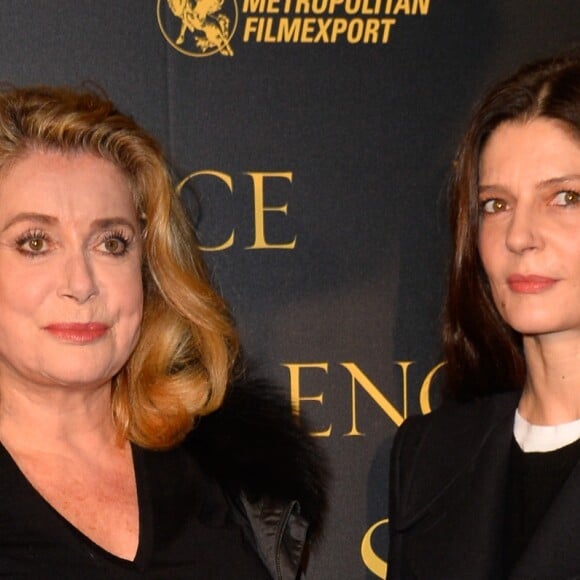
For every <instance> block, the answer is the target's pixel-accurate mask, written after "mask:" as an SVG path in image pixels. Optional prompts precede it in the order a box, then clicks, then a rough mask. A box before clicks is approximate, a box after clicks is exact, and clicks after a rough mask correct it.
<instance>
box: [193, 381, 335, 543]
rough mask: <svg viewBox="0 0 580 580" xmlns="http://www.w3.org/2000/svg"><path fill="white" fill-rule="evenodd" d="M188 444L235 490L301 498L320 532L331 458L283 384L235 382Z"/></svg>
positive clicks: (313, 526)
mask: <svg viewBox="0 0 580 580" xmlns="http://www.w3.org/2000/svg"><path fill="white" fill-rule="evenodd" d="M185 444H186V446H187V447H188V448H189V449H190V450H191V452H192V453H193V454H194V456H195V457H196V459H197V460H198V461H199V463H200V464H201V466H202V467H203V468H204V469H205V471H206V472H207V473H208V474H209V475H211V476H213V477H214V478H215V479H217V480H218V481H219V482H220V483H221V484H222V485H223V486H224V488H225V489H227V490H228V491H229V492H230V493H232V494H239V493H240V492H241V491H243V492H245V494H246V495H247V497H248V498H249V499H250V500H251V501H256V500H258V499H259V498H262V497H268V498H271V499H274V500H278V501H283V502H286V501H290V500H298V501H299V502H300V506H301V514H302V516H303V517H304V518H305V519H306V520H307V521H308V522H309V524H310V535H311V539H316V538H317V537H318V536H319V535H320V531H321V529H322V520H323V516H324V513H325V511H326V505H327V497H326V482H327V480H328V469H327V462H326V459H325V457H324V456H323V453H322V451H321V449H320V447H319V445H318V444H317V443H316V442H315V440H314V438H313V437H311V436H310V435H308V433H307V432H306V428H305V427H304V425H299V423H298V421H297V419H296V417H295V416H294V415H293V413H292V410H291V407H290V402H289V401H288V399H287V398H286V397H285V396H284V395H283V393H282V392H281V391H280V390H279V389H277V388H275V387H272V385H271V384H268V383H267V382H265V381H261V380H255V379H254V380H244V381H238V382H236V383H234V384H233V385H232V386H231V388H230V390H229V392H228V395H227V396H226V399H225V401H224V404H223V405H222V407H221V408H220V409H218V410H217V411H216V412H214V413H212V414H211V415H208V416H206V417H202V418H201V419H200V420H199V423H198V424H197V425H196V427H195V428H194V429H193V431H192V432H191V433H190V435H189V436H188V437H187V439H186V441H185Z"/></svg>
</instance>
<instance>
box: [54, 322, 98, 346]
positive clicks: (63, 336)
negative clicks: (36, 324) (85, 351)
mask: <svg viewBox="0 0 580 580" xmlns="http://www.w3.org/2000/svg"><path fill="white" fill-rule="evenodd" d="M44 330H46V331H47V332H48V333H50V334H51V335H52V336H54V337H55V338H57V339H59V340H62V341H63V342H71V343H74V344H88V343H90V342H94V341H96V340H98V339H99V338H101V337H102V336H104V335H105V334H106V333H107V332H108V330H109V325H108V324H105V323H103V322H55V323H52V324H49V325H47V326H45V327H44Z"/></svg>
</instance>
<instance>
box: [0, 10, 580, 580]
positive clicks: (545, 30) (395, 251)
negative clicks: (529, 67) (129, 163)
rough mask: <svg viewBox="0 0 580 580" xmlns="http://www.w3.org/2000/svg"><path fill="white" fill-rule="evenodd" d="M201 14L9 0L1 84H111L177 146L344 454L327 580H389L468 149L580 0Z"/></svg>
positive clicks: (204, 220) (214, 225) (217, 254)
mask: <svg viewBox="0 0 580 580" xmlns="http://www.w3.org/2000/svg"><path fill="white" fill-rule="evenodd" d="M185 19H186V23H190V24H191V30H189V29H187V28H186V30H185V34H184V37H183V43H182V44H177V42H176V41H177V40H178V36H179V33H180V27H181V22H182V20H181V19H180V18H178V17H177V16H175V15H174V14H173V13H172V11H171V10H170V7H169V4H168V2H167V0H100V1H99V2H95V1H94V0H59V1H58V2H43V1H41V0H3V2H2V3H1V6H0V55H1V57H2V61H1V62H2V64H1V68H0V70H1V73H0V78H2V79H3V80H5V81H9V82H12V83H16V84H31V83H34V84H37V83H50V84H62V83H66V84H79V83H81V82H83V81H85V80H91V81H94V82H96V83H98V84H99V85H101V86H103V87H104V88H105V89H106V90H107V92H108V93H109V94H110V95H111V96H112V97H113V99H114V100H115V101H116V102H117V103H118V104H119V106H120V107H121V108H122V109H123V110H125V111H127V112H130V113H131V114H133V115H134V116H135V117H136V118H137V120H138V121H140V122H141V123H142V124H143V125H144V126H145V127H147V128H148V129H149V130H150V131H151V132H152V133H153V134H155V135H156V136H157V137H158V138H159V139H160V140H161V142H162V143H163V144H164V146H165V148H166V151H167V153H168V156H169V158H170V159H171V161H172V162H173V164H174V166H175V168H176V171H177V172H178V174H179V175H180V176H181V177H182V178H183V179H184V183H185V187H184V189H183V195H184V196H185V197H186V201H187V203H188V205H189V206H190V207H191V208H192V211H193V212H194V214H195V215H196V216H197V220H198V225H199V236H200V239H201V242H202V243H203V244H204V245H205V246H207V247H208V248H212V249H213V251H208V252H207V260H208V264H209V265H210V267H211V269H212V271H213V274H214V278H215V282H216V284H217V285H218V286H219V288H220V289H221V291H222V292H223V294H224V295H225V296H226V298H227V299H228V301H229V303H230V304H231V307H232V309H233V311H234V313H235V316H236V318H237V321H238V324H239V329H240V332H241V334H242V338H243V343H244V347H245V350H246V353H247V355H248V356H249V358H251V359H252V360H253V361H255V363H256V364H257V365H258V367H259V369H260V371H261V374H263V375H266V376H268V377H270V378H272V379H273V380H274V381H275V382H277V383H279V384H280V385H281V386H282V388H284V389H286V390H287V392H288V396H289V400H290V399H292V400H293V402H294V404H296V405H297V406H299V408H300V413H301V414H302V415H304V416H307V417H308V418H309V420H310V421H311V423H312V425H313V430H314V431H315V432H316V433H315V435H314V436H317V437H319V438H320V442H321V444H322V445H323V446H324V447H325V448H327V449H328V452H329V455H330V457H331V461H332V467H333V471H334V482H333V486H332V490H331V513H330V516H329V522H328V523H329V525H328V528H327V532H326V536H325V539H324V541H323V543H322V544H321V546H320V548H319V550H318V552H317V553H316V554H315V555H314V557H313V559H312V565H311V570H310V578H316V579H329V580H330V579H336V578H340V579H349V580H350V579H357V578H361V579H362V578H364V579H372V578H376V577H380V576H381V575H383V574H384V571H385V566H386V563H385V560H386V553H387V544H388V524H387V523H386V519H387V518H388V506H387V495H388V453H389V449H390V446H391V442H392V438H393V435H394V433H395V430H396V427H397V425H398V424H399V423H400V421H401V420H402V418H403V417H404V416H406V415H408V414H411V413H418V412H427V411H428V410H429V408H430V406H431V405H434V404H435V403H436V401H437V394H436V391H437V386H438V381H439V378H440V375H439V374H438V370H437V369H438V365H439V363H440V362H441V355H440V352H439V340H438V327H439V312H440V305H441V298H442V286H443V282H442V281H443V276H444V271H445V255H446V251H447V224H446V218H445V199H444V189H445V180H446V177H447V174H448V167H449V165H450V161H451V159H452V156H453V151H454V149H455V146H456V143H457V141H458V138H459V136H460V134H461V130H462V128H463V127H464V125H465V122H466V120H467V118H468V115H469V111H470V109H471V107H472V104H473V102H474V100H475V99H476V98H477V96H478V95H479V94H480V93H481V92H482V90H483V89H484V88H485V87H486V86H487V85H488V84H489V83H490V82H491V81H492V80H494V79H496V78H497V77H498V76H501V75H504V74H506V73H508V72H511V71H512V70H513V69H514V67H516V66H519V65H520V64H521V63H523V62H525V61H527V60H530V59H532V58H536V57H539V56H543V55H545V54H549V53H551V52H553V51H557V50H560V49H562V48H565V47H567V46H569V45H571V44H572V43H574V41H578V40H580V32H579V31H578V28H579V25H580V3H579V2H578V1H577V0H550V1H548V0H493V1H492V0H489V1H487V2H468V1H466V0H464V1H461V0H455V1H447V2H445V1H442V0H340V1H339V0H263V1H260V0H245V1H244V0H224V1H223V3H222V5H221V6H220V5H219V2H215V4H213V5H212V4H211V2H210V0H197V2H194V1H193V0H190V19H189V20H187V16H186V17H185ZM226 24H227V25H229V28H226ZM216 35H217V36H216ZM220 35H221V36H222V37H224V38H226V39H227V40H228V42H227V44H226V45H225V46H226V49H225V50H224V52H228V53H229V54H220V52H218V51H216V50H215V42H216V40H215V39H216V38H218V37H219V36H220ZM212 39H213V40H212ZM212 42H214V45H213V46H212ZM231 53H233V54H231ZM232 235H233V237H232ZM219 246H222V249H218V250H215V248H216V247H219ZM442 557H444V555H442Z"/></svg>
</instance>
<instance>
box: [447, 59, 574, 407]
mask: <svg viewBox="0 0 580 580" xmlns="http://www.w3.org/2000/svg"><path fill="white" fill-rule="evenodd" d="M537 117H544V118H549V119H556V120H558V121H560V122H561V123H562V124H563V126H565V127H567V128H569V129H570V131H571V132H572V133H573V134H575V135H576V136H580V49H575V50H573V51H570V52H568V53H566V54H564V55H561V56H558V57H554V58H550V59H547V60H542V61H539V62H535V63H532V64H530V65H527V66H525V67H523V68H522V69H520V70H519V71H518V72H517V73H516V74H514V75H513V76H511V77H509V78H508V79H506V80H505V81H503V82H500V83H499V84H497V85H496V86H495V87H493V88H492V89H491V90H490V91H489V92H488V93H487V94H486V95H485V96H484V98H483V100H482V101H481V102H480V103H479V105H478V106H477V107H476V109H475V112H474V114H473V117H472V119H471V123H470V124H469V127H468V130H467V132H466V133H465V136H464V138H463V140H462V142H461V145H460V147H459V151H458V154H457V157H456V159H455V164H454V168H453V169H454V171H453V175H452V178H451V182H450V189H449V207H450V221H451V233H452V254H451V259H450V264H449V280H448V291H447V300H446V304H445V310H444V322H443V346H444V353H445V357H446V359H447V384H446V392H447V394H448V395H451V396H455V397H456V398H460V399H469V398H472V397H474V396H479V395H486V394H491V393H494V392H499V391H505V390H510V389H517V388H521V386H522V385H523V383H524V381H525V378H526V364H525V360H524V357H523V353H522V348H521V336H520V335H519V334H518V333H517V332H515V331H514V330H513V329H512V328H510V327H509V326H508V325H507V324H506V323H505V322H504V321H503V319H502V318H501V316H500V314H499V312H498V311H497V309H496V307H495V305H494V302H493V299H492V296H491V292H490V288H489V284H488V280H487V276H486V275H485V272H484V270H483V267H482V264H481V260H480V256H479V251H478V230H479V219H480V216H479V211H480V210H479V203H478V183H479V162H480V156H481V152H482V149H483V147H484V146H485V144H486V142H487V139H488V138H489V136H490V135H491V133H492V132H493V131H494V130H495V129H496V128H497V127H498V126H499V125H500V124H501V123H504V122H506V121H519V122H526V121H529V120H531V119H534V118H537ZM579 307H580V305H579Z"/></svg>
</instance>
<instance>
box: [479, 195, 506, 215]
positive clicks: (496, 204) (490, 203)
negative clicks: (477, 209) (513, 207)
mask: <svg viewBox="0 0 580 580" xmlns="http://www.w3.org/2000/svg"><path fill="white" fill-rule="evenodd" d="M506 208H507V203H506V202H505V201H504V200H503V199H496V198H494V199H486V200H484V201H482V202H481V210H482V211H483V213H499V212H501V211H505V210H506Z"/></svg>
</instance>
